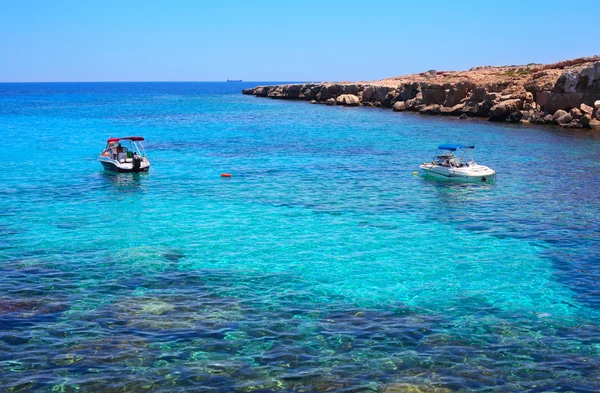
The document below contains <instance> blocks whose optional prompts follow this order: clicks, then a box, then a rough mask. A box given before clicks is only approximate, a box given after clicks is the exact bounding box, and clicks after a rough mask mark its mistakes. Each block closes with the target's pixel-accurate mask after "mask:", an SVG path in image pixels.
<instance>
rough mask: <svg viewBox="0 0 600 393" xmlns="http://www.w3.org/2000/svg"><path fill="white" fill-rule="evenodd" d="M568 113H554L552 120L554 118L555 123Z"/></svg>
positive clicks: (562, 111) (561, 111)
mask: <svg viewBox="0 0 600 393" xmlns="http://www.w3.org/2000/svg"><path fill="white" fill-rule="evenodd" d="M567 113H568V112H567V111H564V110H562V109H559V110H557V111H556V112H554V116H552V118H553V120H554V121H557V120H558V119H559V118H561V117H563V116H564V115H566V114H567Z"/></svg>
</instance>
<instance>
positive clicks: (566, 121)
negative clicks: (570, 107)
mask: <svg viewBox="0 0 600 393" xmlns="http://www.w3.org/2000/svg"><path fill="white" fill-rule="evenodd" d="M572 121H573V117H572V116H571V114H570V113H567V114H566V115H563V116H561V117H559V118H558V119H556V123H558V125H559V126H563V127H564V126H566V125H567V124H569V123H570V122H572Z"/></svg>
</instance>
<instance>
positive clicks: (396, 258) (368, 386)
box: [0, 83, 600, 393]
mask: <svg viewBox="0 0 600 393" xmlns="http://www.w3.org/2000/svg"><path fill="white" fill-rule="evenodd" d="M250 86H253V84H251V83H64V84H61V83H56V84H0V135H1V136H2V142H3V143H4V146H3V149H2V154H1V155H0V165H1V167H2V170H1V171H0V382H1V383H0V390H2V389H3V390H2V391H8V392H46V391H48V392H50V391H54V392H123V391H126V392H138V391H139V392H148V391H152V392H155V391H156V392H180V391H181V392H184V391H221V392H229V391H234V392H271V391H288V392H292V391H294V392H311V391H340V392H341V391H348V392H361V391H365V392H367V391H369V392H388V393H390V392H401V391H411V392H420V391H428V392H434V391H435V392H438V393H439V392H444V393H447V392H455V391H456V392H470V391H475V392H496V391H498V392H506V391H532V392H537V391H539V392H543V391H578V392H584V391H590V392H591V391H598V390H600V356H599V355H600V328H599V322H598V321H600V319H599V316H600V296H599V294H600V285H599V283H600V281H599V280H600V182H599V180H600V135H597V134H593V133H591V132H587V131H573V130H569V131H566V130H562V129H558V128H554V127H546V128H544V127H533V126H532V127H527V126H508V125H503V124H493V123H489V122H485V121H459V120H454V119H445V118H435V117H422V116H420V115H416V114H410V113H402V114H399V113H393V112H391V111H388V110H381V109H373V108H343V107H325V106H320V105H310V104H308V103H306V102H293V101H276V100H269V99H259V98H255V97H252V96H244V95H242V94H241V93H240V91H241V89H243V88H247V87H250ZM123 135H143V136H144V137H145V138H146V139H147V143H146V150H147V153H148V155H149V158H150V161H151V165H152V167H151V169H150V172H149V173H148V174H137V175H136V174H111V173H109V172H104V171H103V170H102V167H101V165H100V164H99V163H98V162H97V157H98V154H99V153H100V151H101V150H102V148H103V147H104V144H105V141H106V139H107V138H108V137H109V136H123ZM443 142H459V143H473V144H475V145H477V149H476V150H475V159H476V160H477V161H478V162H479V163H481V164H484V165H488V166H490V167H492V168H494V169H495V170H496V171H497V173H498V175H497V181H496V182H495V183H493V184H488V183H486V184H471V185H469V184H452V183H447V182H439V181H435V180H431V179H428V178H425V177H421V176H418V175H415V174H414V173H413V172H415V171H416V170H417V169H418V165H419V164H420V163H421V162H423V161H429V160H430V159H431V157H432V156H433V154H434V152H435V147H436V146H437V145H438V144H439V143H443ZM222 172H229V173H231V174H232V178H231V179H222V178H221V177H220V176H219V175H220V173H222Z"/></svg>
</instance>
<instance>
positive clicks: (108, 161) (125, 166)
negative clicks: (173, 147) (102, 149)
mask: <svg viewBox="0 0 600 393" xmlns="http://www.w3.org/2000/svg"><path fill="white" fill-rule="evenodd" d="M98 161H100V164H102V166H103V167H104V170H107V171H111V172H116V173H139V172H148V169H149V168H150V163H149V162H148V160H146V159H144V160H142V162H141V163H140V166H139V168H136V167H135V166H134V165H133V162H125V163H121V162H119V161H117V160H114V159H112V158H109V157H104V156H102V157H100V158H99V159H98Z"/></svg>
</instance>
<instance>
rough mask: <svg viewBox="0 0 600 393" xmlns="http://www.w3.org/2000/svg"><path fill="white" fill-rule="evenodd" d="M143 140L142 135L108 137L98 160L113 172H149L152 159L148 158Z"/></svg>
mask: <svg viewBox="0 0 600 393" xmlns="http://www.w3.org/2000/svg"><path fill="white" fill-rule="evenodd" d="M143 141H144V138H143V137H141V136H126V137H123V138H112V137H111V138H108V140H107V141H106V147H105V148H104V150H103V151H102V153H100V157H98V161H100V163H101V164H102V166H103V167H104V169H106V170H108V171H112V172H147V171H148V168H150V161H148V158H146V151H145V150H144V144H143V143H142V142H143ZM123 145H125V146H123Z"/></svg>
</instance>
